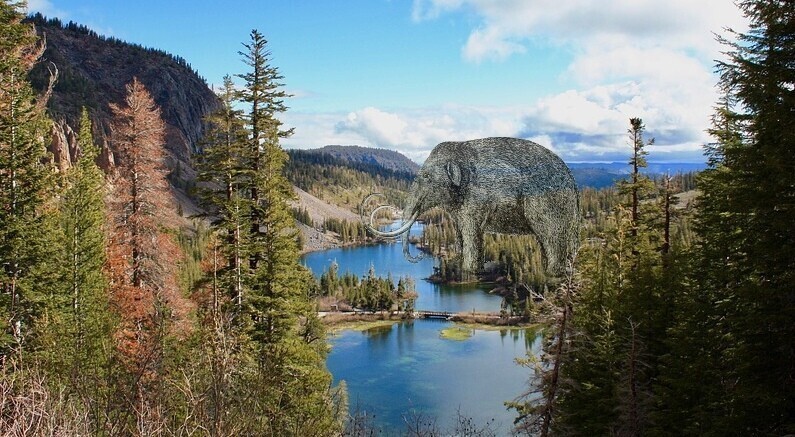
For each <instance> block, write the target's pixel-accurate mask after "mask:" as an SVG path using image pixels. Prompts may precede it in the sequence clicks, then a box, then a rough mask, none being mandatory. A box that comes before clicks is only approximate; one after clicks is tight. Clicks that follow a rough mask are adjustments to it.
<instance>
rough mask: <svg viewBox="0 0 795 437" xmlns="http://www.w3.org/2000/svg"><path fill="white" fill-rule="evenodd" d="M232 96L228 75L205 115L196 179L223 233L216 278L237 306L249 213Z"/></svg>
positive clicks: (244, 274)
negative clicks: (217, 103) (218, 104)
mask: <svg viewBox="0 0 795 437" xmlns="http://www.w3.org/2000/svg"><path fill="white" fill-rule="evenodd" d="M236 95H237V92H236V91H235V88H234V83H233V82H232V78H231V77H230V76H228V75H227V76H225V77H224V85H223V88H222V89H221V91H220V93H219V97H220V100H221V108H220V109H219V110H218V111H217V112H216V113H214V114H211V115H210V116H209V117H208V118H207V125H208V129H207V132H206V133H205V136H204V139H203V152H202V154H201V155H200V156H199V158H198V169H199V174H198V180H199V181H202V182H207V185H206V186H205V188H204V189H203V190H202V193H201V194H202V200H203V202H204V204H205V205H206V206H207V207H208V208H209V209H210V210H211V211H212V213H213V215H214V217H215V220H214V222H213V225H214V227H215V228H216V229H217V230H218V231H220V232H221V233H223V234H225V239H226V241H225V244H223V246H222V252H224V253H225V254H226V258H227V262H226V265H225V266H224V267H223V268H221V271H220V273H219V275H220V276H219V278H218V280H219V282H220V284H221V285H220V286H221V287H223V288H224V289H226V294H227V296H228V297H229V298H230V299H233V300H234V302H235V303H236V304H237V306H238V307H239V306H240V305H241V303H242V299H243V294H244V290H245V287H246V286H247V284H248V282H249V281H250V275H249V274H248V266H247V265H246V266H244V265H243V263H244V260H245V257H246V249H247V241H248V235H249V230H250V221H249V218H250V213H249V203H248V202H247V201H246V199H245V198H244V196H245V193H244V191H243V190H244V188H245V187H246V184H247V183H248V182H247V180H246V179H245V178H244V177H243V175H244V173H245V168H244V164H245V163H244V161H243V156H244V148H245V146H246V130H245V128H244V124H243V118H242V111H241V110H238V109H235V108H234V105H235V102H236Z"/></svg>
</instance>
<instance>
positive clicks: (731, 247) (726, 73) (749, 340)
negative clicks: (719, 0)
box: [665, 1, 795, 435]
mask: <svg viewBox="0 0 795 437" xmlns="http://www.w3.org/2000/svg"><path fill="white" fill-rule="evenodd" d="M739 7H740V8H741V10H742V11H743V12H744V14H745V15H746V17H747V18H749V19H750V23H751V25H750V30H749V31H748V32H747V33H744V34H735V35H734V36H735V37H736V41H731V42H730V41H727V40H723V42H724V43H725V44H726V45H727V47H728V48H729V51H728V60H727V61H725V62H721V63H719V65H718V68H719V71H720V73H721V80H720V86H721V87H722V90H723V93H724V98H723V99H722V101H720V102H719V105H718V107H717V108H716V110H715V116H714V118H713V129H712V132H711V133H712V134H713V136H714V137H715V138H716V140H717V141H716V143H715V144H713V145H711V146H710V147H708V149H707V152H708V154H709V158H710V159H709V164H710V167H709V168H708V169H707V170H706V171H705V172H704V173H703V175H702V176H701V177H700V178H699V181H698V184H699V187H700V189H701V190H702V193H703V194H702V195H701V197H700V199H699V204H698V214H697V220H696V229H697V231H698V233H699V234H700V236H701V240H700V241H699V243H698V245H697V247H696V254H695V265H694V268H693V270H692V272H691V275H690V276H691V281H692V282H693V284H694V286H693V287H692V289H690V290H688V293H687V294H686V295H685V296H682V297H681V299H680V301H681V302H680V309H679V311H678V313H679V314H680V315H681V316H680V319H679V323H678V324H677V326H676V327H675V331H674V334H675V335H674V336H673V338H672V340H671V341H672V342H674V344H675V345H676V349H675V350H674V352H675V353H676V355H675V356H674V357H672V360H671V363H670V366H671V369H670V372H668V373H667V374H666V375H665V376H666V378H667V379H668V380H669V381H670V382H669V384H670V385H671V386H673V387H676V388H680V389H681V391H683V392H685V393H687V396H684V395H682V394H680V393H678V392H677V391H676V390H671V391H670V393H669V396H670V399H668V403H669V404H670V405H671V410H672V411H671V414H670V415H668V416H667V417H669V418H671V419H672V420H677V421H678V422H679V424H680V426H681V427H682V428H683V429H690V430H693V432H702V431H703V430H709V431H710V432H712V433H714V434H716V435H718V434H728V433H736V432H741V433H744V434H748V435H783V434H788V433H793V432H795V379H794V378H793V368H794V367H793V363H795V347H793V342H792V341H793V340H792V339H793V338H795V303H794V302H795V233H793V232H792V230H793V229H795V209H794V208H793V207H792V199H793V198H795V172H793V171H792V163H793V162H795V136H793V131H792V128H791V127H792V126H793V125H795V112H793V110H792V108H793V107H795V95H794V94H793V91H792V84H793V83H795V70H793V68H792V65H793V62H795V39H793V38H792V35H793V28H795V13H794V12H793V8H792V5H791V4H790V3H789V2H767V1H742V2H740V3H739ZM688 358H692V360H693V362H694V363H695V364H696V365H697V367H696V368H694V369H693V370H694V372H692V373H690V374H687V373H684V371H685V370H688V368H689V367H690V366H691V365H690V364H689V363H686V362H680V361H679V359H688ZM695 378H698V384H697V385H694V386H693V387H690V388H688V389H685V388H684V387H689V386H690V385H691V384H692V383H693V382H694V381H695V380H696V379H695ZM685 390H686V391H685ZM677 415H678V416H679V417H676V416H677Z"/></svg>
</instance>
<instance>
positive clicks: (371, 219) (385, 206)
mask: <svg viewBox="0 0 795 437" xmlns="http://www.w3.org/2000/svg"><path fill="white" fill-rule="evenodd" d="M387 208H392V209H394V210H396V209H397V208H395V207H394V206H392V205H378V207H377V208H375V209H374V210H373V212H371V213H370V223H375V222H376V220H378V219H377V217H376V214H378V211H380V210H382V209H387Z"/></svg>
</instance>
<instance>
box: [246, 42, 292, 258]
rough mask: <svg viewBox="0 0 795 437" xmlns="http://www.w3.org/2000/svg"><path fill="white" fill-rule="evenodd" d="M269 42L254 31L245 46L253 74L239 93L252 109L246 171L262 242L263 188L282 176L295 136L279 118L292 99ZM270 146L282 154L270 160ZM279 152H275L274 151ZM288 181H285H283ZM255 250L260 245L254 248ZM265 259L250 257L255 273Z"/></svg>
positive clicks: (254, 232) (254, 223)
mask: <svg viewBox="0 0 795 437" xmlns="http://www.w3.org/2000/svg"><path fill="white" fill-rule="evenodd" d="M267 44H268V41H267V40H266V39H265V37H264V36H263V35H262V34H261V33H259V32H258V31H257V30H252V31H251V42H250V43H248V44H243V47H245V49H246V50H245V51H241V52H239V54H240V55H241V56H242V57H243V62H244V63H245V64H246V65H248V66H249V67H250V71H249V72H247V73H244V74H239V75H238V77H240V78H241V79H243V81H244V85H243V87H242V89H241V90H240V92H239V98H240V100H241V101H242V102H244V103H246V104H247V105H249V110H248V113H247V115H246V121H247V128H248V142H247V147H246V152H245V155H244V159H245V168H246V170H247V171H248V176H249V177H250V178H251V181H252V183H251V184H250V185H249V186H248V187H247V189H248V194H249V198H250V199H251V212H250V213H251V235H252V238H255V239H258V238H260V237H261V236H262V228H263V223H262V222H263V220H264V219H263V217H262V216H263V215H264V214H265V211H262V210H261V208H262V205H263V202H260V196H261V194H260V193H261V188H262V187H260V185H261V184H263V183H268V182H267V181H264V180H263V178H270V177H272V176H274V175H275V174H276V173H281V172H282V168H283V167H284V163H285V162H286V159H287V158H286V156H280V155H285V154H284V151H283V150H281V149H279V148H278V141H279V138H284V137H288V136H290V135H292V132H293V129H288V130H281V129H280V128H281V124H282V123H281V121H279V119H278V118H276V116H277V115H278V114H280V113H282V112H285V111H286V110H287V106H286V105H285V104H284V99H285V98H287V97H290V96H289V94H287V93H286V92H285V91H284V90H282V89H281V87H282V84H281V82H280V80H282V79H283V77H282V75H281V74H280V73H279V70H278V68H276V67H274V66H273V65H271V60H270V52H269V51H268V50H267V49H266V46H267ZM269 146H270V147H271V149H273V146H276V149H279V150H278V152H279V153H271V155H273V156H270V157H269V156H268V148H269ZM274 150H275V149H274ZM264 159H267V160H268V161H267V162H264ZM282 179H284V178H282ZM254 246H255V247H256V246H257V244H255V245H254ZM262 257H263V254H262V253H261V252H258V251H256V250H255V251H253V252H251V253H250V265H251V269H252V270H254V269H256V268H257V263H258V262H259V260H260V259H261V258H262Z"/></svg>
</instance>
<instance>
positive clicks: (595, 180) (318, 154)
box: [288, 145, 706, 188]
mask: <svg viewBox="0 0 795 437" xmlns="http://www.w3.org/2000/svg"><path fill="white" fill-rule="evenodd" d="M288 152H289V153H290V156H291V157H292V159H296V160H299V161H302V162H306V161H307V160H311V161H312V163H314V164H319V165H337V166H346V167H349V168H352V169H354V170H359V171H364V172H365V173H369V174H371V175H373V176H375V175H380V176H384V177H396V178H399V179H406V180H409V181H411V180H413V177H414V175H416V174H417V171H418V170H419V169H420V165H419V164H417V163H415V162H414V161H412V160H410V159H409V158H407V157H406V156H405V155H403V154H401V153H400V152H397V151H394V150H388V149H377V148H372V147H362V146H336V145H335V146H325V147H321V148H319V149H292V150H289V151H288ZM566 164H567V165H568V166H569V168H570V169H571V172H572V174H573V175H574V179H575V180H576V181H577V185H578V186H579V187H581V188H583V187H591V188H604V187H609V186H611V185H613V184H615V183H616V181H618V180H621V179H623V178H624V177H626V175H627V174H629V172H630V170H631V169H630V166H629V164H627V163H626V162H606V163H605V162H594V163H590V162H573V163H566ZM704 168H706V164H702V163H657V162H651V163H649V165H648V167H646V168H645V169H644V170H643V172H644V173H646V174H652V175H659V174H665V173H670V174H676V173H688V172H693V171H700V170H703V169H704Z"/></svg>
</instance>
